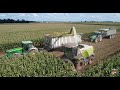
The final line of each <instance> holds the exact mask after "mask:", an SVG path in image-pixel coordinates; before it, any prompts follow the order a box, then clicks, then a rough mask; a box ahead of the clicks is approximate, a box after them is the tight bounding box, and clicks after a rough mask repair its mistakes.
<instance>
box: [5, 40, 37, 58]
mask: <svg viewBox="0 0 120 90" xmlns="http://www.w3.org/2000/svg"><path fill="white" fill-rule="evenodd" d="M37 52H38V49H37V48H36V47H34V46H33V44H32V41H22V44H21V47H19V48H13V49H10V50H7V51H6V53H5V55H4V56H3V57H4V58H16V57H20V56H30V57H31V56H32V55H34V54H35V53H37Z"/></svg>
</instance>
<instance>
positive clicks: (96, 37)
mask: <svg viewBox="0 0 120 90" xmlns="http://www.w3.org/2000/svg"><path fill="white" fill-rule="evenodd" d="M115 34H116V29H113V28H109V29H100V30H99V31H95V32H93V33H92V34H91V36H90V41H91V42H98V41H102V38H104V37H108V38H109V39H111V38H114V37H115Z"/></svg>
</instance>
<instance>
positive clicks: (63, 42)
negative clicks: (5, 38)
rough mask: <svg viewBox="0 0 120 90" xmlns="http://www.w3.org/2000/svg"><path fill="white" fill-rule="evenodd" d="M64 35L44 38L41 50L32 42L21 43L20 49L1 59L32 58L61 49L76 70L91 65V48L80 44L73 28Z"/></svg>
mask: <svg viewBox="0 0 120 90" xmlns="http://www.w3.org/2000/svg"><path fill="white" fill-rule="evenodd" d="M66 34H67V35H66ZM66 34H62V35H58V36H50V35H47V36H45V40H44V44H45V45H44V47H43V48H37V47H35V46H33V43H32V41H22V43H21V47H19V48H13V49H10V50H7V51H6V53H5V55H4V56H3V57H4V58H18V57H21V56H23V57H24V56H29V57H32V56H33V55H35V54H36V53H38V52H39V51H49V50H51V49H56V48H62V52H63V53H64V55H63V57H65V58H66V59H67V60H70V61H73V64H74V65H75V67H76V69H77V70H81V69H82V68H83V67H84V66H85V65H87V64H92V62H93V61H94V48H93V46H90V45H86V44H81V42H82V40H81V35H82V34H81V33H80V34H77V33H76V29H75V27H72V28H71V30H70V32H69V33H66ZM64 60H65V59H64Z"/></svg>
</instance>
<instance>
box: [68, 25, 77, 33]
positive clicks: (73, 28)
mask: <svg viewBox="0 0 120 90" xmlns="http://www.w3.org/2000/svg"><path fill="white" fill-rule="evenodd" d="M70 34H73V35H77V33H76V29H75V27H74V26H73V27H72V28H71V30H70Z"/></svg>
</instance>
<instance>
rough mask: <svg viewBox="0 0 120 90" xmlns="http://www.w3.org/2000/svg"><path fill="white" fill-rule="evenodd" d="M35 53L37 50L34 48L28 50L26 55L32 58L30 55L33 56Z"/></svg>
mask: <svg viewBox="0 0 120 90" xmlns="http://www.w3.org/2000/svg"><path fill="white" fill-rule="evenodd" d="M36 53H38V50H35V49H33V50H30V51H29V52H28V56H29V57H30V58H32V57H34V56H35V55H36Z"/></svg>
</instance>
